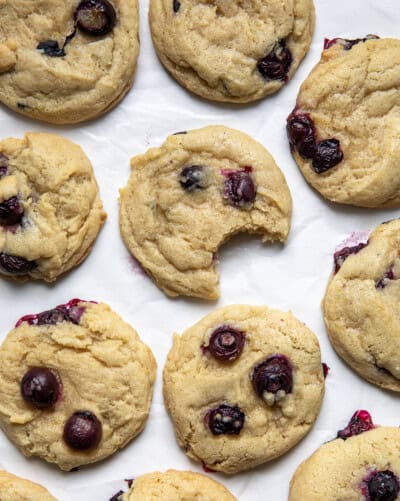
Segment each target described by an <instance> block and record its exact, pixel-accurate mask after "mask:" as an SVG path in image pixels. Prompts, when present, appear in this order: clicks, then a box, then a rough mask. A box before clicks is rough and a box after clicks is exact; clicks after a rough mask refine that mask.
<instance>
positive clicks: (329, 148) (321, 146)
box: [312, 139, 343, 174]
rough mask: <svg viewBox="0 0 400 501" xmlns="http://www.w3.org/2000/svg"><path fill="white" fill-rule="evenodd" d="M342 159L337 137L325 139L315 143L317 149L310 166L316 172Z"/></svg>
mask: <svg viewBox="0 0 400 501" xmlns="http://www.w3.org/2000/svg"><path fill="white" fill-rule="evenodd" d="M342 160H343V152H342V150H341V148H340V141H338V140H337V139H325V140H324V141H319V142H318V143H317V149H316V152H315V155H314V158H313V161H312V167H313V169H314V171H315V172H316V173H317V174H320V173H321V172H325V171H327V170H328V169H331V168H332V167H335V165H337V164H338V163H340V162H341V161H342Z"/></svg>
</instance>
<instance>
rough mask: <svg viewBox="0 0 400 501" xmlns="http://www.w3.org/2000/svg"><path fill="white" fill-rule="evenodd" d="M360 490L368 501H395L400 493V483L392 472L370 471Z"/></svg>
mask: <svg viewBox="0 0 400 501" xmlns="http://www.w3.org/2000/svg"><path fill="white" fill-rule="evenodd" d="M359 488H360V491H361V493H362V494H363V496H364V499H365V500H366V501H395V500H396V499H398V495H399V493H400V481H399V478H398V477H397V476H396V475H395V474H394V473H393V472H392V471H391V470H381V471H378V470H370V471H369V473H368V475H367V476H366V477H365V478H364V479H363V480H362V482H361V483H360V486H359Z"/></svg>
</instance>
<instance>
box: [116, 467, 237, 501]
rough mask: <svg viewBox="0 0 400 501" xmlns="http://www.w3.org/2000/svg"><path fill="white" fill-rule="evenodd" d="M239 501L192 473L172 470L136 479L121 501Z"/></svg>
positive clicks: (220, 485) (214, 484)
mask: <svg viewBox="0 0 400 501" xmlns="http://www.w3.org/2000/svg"><path fill="white" fill-rule="evenodd" d="M143 499H146V501H235V500H236V498H235V496H233V495H232V494H231V493H230V492H229V491H228V489H226V488H225V487H224V486H223V485H222V484H220V483H219V482H216V481H215V480H212V479H211V478H208V477H206V476H205V475H201V474H199V473H194V472H192V471H176V470H168V471H166V472H164V473H160V472H154V473H148V474H146V475H141V476H140V477H138V478H135V480H134V481H133V485H132V487H131V488H130V490H129V491H128V492H127V493H125V494H123V495H122V496H121V501H143Z"/></svg>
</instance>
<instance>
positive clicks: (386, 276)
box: [375, 265, 395, 289]
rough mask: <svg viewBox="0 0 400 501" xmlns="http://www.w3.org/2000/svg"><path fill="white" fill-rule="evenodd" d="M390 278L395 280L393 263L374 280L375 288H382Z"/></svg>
mask: <svg viewBox="0 0 400 501" xmlns="http://www.w3.org/2000/svg"><path fill="white" fill-rule="evenodd" d="M391 280H395V275H394V267H393V265H392V266H391V267H390V268H389V269H388V270H387V271H385V273H384V274H383V276H382V278H380V279H379V280H377V281H376V282H375V287H376V288H377V289H384V288H385V287H386V286H387V284H388V283H389V282H390V281H391Z"/></svg>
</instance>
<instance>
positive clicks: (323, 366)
mask: <svg viewBox="0 0 400 501" xmlns="http://www.w3.org/2000/svg"><path fill="white" fill-rule="evenodd" d="M330 370H331V368H330V367H329V365H328V364H326V363H325V362H322V371H323V373H324V379H326V377H327V376H328V374H329V371H330Z"/></svg>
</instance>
